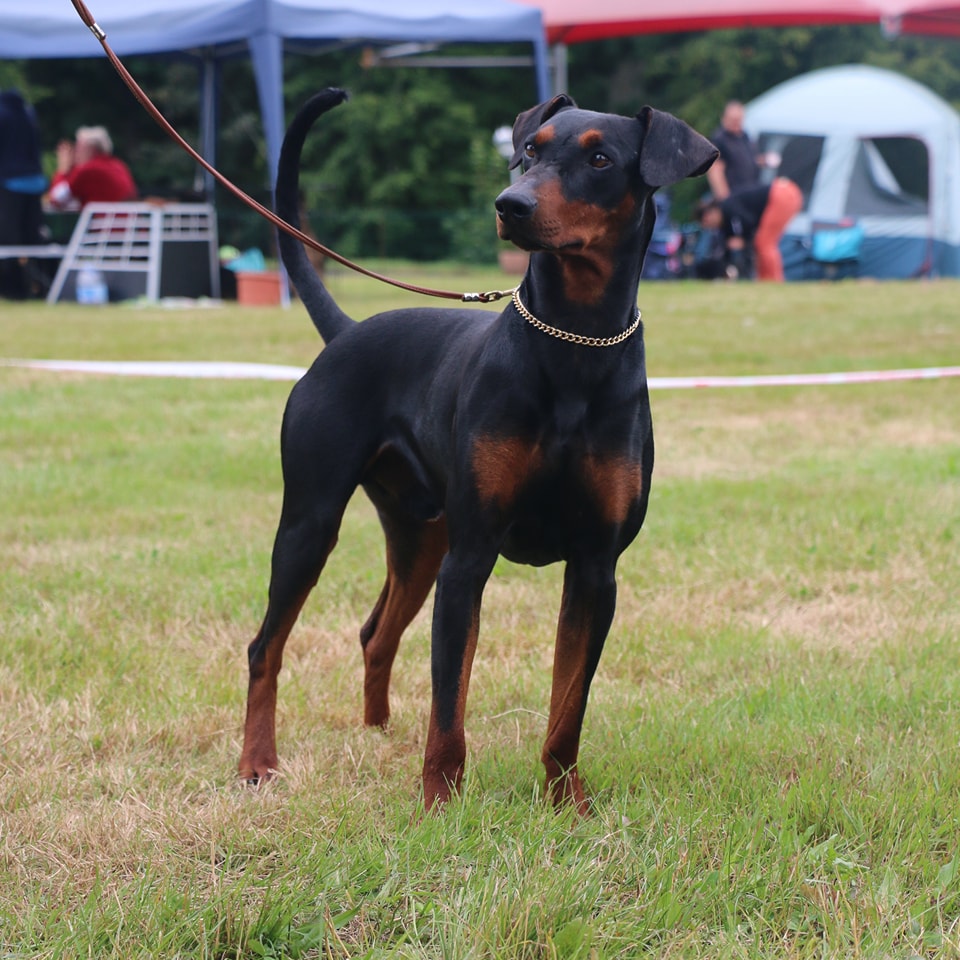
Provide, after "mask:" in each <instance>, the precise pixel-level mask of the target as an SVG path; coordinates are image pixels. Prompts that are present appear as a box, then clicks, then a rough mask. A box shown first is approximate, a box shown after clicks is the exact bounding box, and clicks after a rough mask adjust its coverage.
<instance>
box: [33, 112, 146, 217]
mask: <svg viewBox="0 0 960 960" xmlns="http://www.w3.org/2000/svg"><path fill="white" fill-rule="evenodd" d="M136 198H137V186H136V184H135V183H134V180H133V175H132V174H131V173H130V168H129V167H128V166H127V165H126V164H125V163H124V162H123V161H122V160H121V159H120V158H119V157H115V156H114V155H113V141H112V140H111V139H110V134H109V133H107V131H106V128H105V127H80V128H79V129H78V130H77V138H76V143H75V144H73V143H70V141H69V140H62V141H61V142H60V143H59V144H58V145H57V172H56V173H55V174H54V176H53V179H52V180H51V182H50V193H49V197H48V199H49V202H50V205H51V206H52V207H55V208H56V209H59V210H69V209H76V208H77V207H82V206H84V205H85V204H88V203H93V202H106V203H122V202H124V201H128V200H136Z"/></svg>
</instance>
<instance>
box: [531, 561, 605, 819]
mask: <svg viewBox="0 0 960 960" xmlns="http://www.w3.org/2000/svg"><path fill="white" fill-rule="evenodd" d="M616 602H617V584H616V578H615V574H614V563H613V562H612V561H611V562H598V561H596V560H588V561H583V560H571V561H570V562H569V563H568V564H567V567H566V571H565V572H564V578H563V600H562V603H561V606H560V619H559V624H558V626H557V645H556V652H555V654H554V661H553V691H552V694H551V697H550V720H549V723H548V729H547V739H546V742H545V744H544V747H543V755H542V760H543V765H544V767H546V771H547V776H546V793H547V795H548V796H549V797H550V799H551V800H552V801H553V803H554V805H555V806H560V805H562V804H565V803H573V804H574V805H575V806H576V808H577V811H578V812H579V813H586V812H587V806H588V805H587V800H586V797H585V796H584V792H583V785H582V784H581V782H580V775H579V773H578V772H577V757H578V754H579V751H580V730H581V728H582V726H583V715H584V712H585V710H586V707H587V695H588V693H589V691H590V682H591V681H592V680H593V675H594V673H595V672H596V669H597V664H598V663H599V661H600V654H601V652H602V651H603V644H604V641H605V640H606V638H607V633H608V632H609V630H610V624H611V623H612V622H613V612H614V609H615V607H616Z"/></svg>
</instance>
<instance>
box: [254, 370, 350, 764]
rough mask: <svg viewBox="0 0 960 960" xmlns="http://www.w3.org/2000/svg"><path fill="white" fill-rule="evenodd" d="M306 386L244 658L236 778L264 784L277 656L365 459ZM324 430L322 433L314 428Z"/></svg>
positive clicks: (288, 439) (271, 753) (293, 415)
mask: <svg viewBox="0 0 960 960" xmlns="http://www.w3.org/2000/svg"><path fill="white" fill-rule="evenodd" d="M328 406H329V404H327V403H326V402H325V398H324V397H323V396H321V395H319V392H318V391H317V390H316V388H315V385H314V384H312V383H311V382H310V381H309V379H307V378H305V379H304V380H301V381H300V383H299V384H298V385H297V387H296V388H294V393H293V394H291V398H290V402H288V404H287V411H286V413H285V415H284V425H283V431H282V435H281V453H282V462H283V480H284V488H283V509H282V511H281V514H280V523H279V526H278V527H277V535H276V538H275V540H274V544H273V557H272V561H271V570H270V590H269V598H268V604H267V612H266V615H265V616H264V619H263V624H262V625H261V627H260V631H259V633H258V634H257V636H256V638H255V639H254V641H253V642H252V643H251V644H250V646H249V648H248V651H247V655H248V660H249V666H250V685H249V689H248V693H247V718H246V724H245V726H244V738H243V752H242V753H241V757H240V768H239V773H240V776H241V777H242V778H244V779H246V780H254V781H259V780H263V779H268V778H269V777H270V776H271V775H272V773H273V771H274V770H275V769H276V767H277V747H276V708H277V676H278V674H279V673H280V667H281V665H282V662H283V648H284V645H285V644H286V642H287V637H288V636H289V635H290V631H291V630H292V629H293V625H294V623H296V620H297V617H298V616H299V614H300V610H301V608H302V607H303V604H304V603H305V602H306V599H307V597H308V595H309V594H310V591H311V590H312V589H313V587H314V586H315V585H316V582H317V580H318V578H319V577H320V573H321V571H322V570H323V567H324V564H325V563H326V562H327V557H328V556H329V555H330V552H331V551H332V550H333V548H334V546H335V545H336V542H337V535H338V533H339V530H340V522H341V520H342V519H343V512H344V510H345V509H346V505H347V502H348V501H349V499H350V496H351V495H352V494H353V491H354V490H355V489H356V487H357V484H358V482H359V478H360V473H361V471H362V469H363V464H364V460H365V458H366V457H367V456H368V454H367V450H366V447H365V445H364V443H363V438H362V437H359V436H351V434H350V431H349V430H348V429H347V428H346V427H345V425H343V424H342V423H341V422H340V421H339V420H337V419H336V418H334V417H332V416H331V417H326V418H323V417H322V414H323V411H324V410H326V409H328ZM318 423H322V424H324V429H323V430H322V431H320V430H318V429H317V424H318Z"/></svg>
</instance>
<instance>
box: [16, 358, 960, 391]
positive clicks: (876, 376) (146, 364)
mask: <svg viewBox="0 0 960 960" xmlns="http://www.w3.org/2000/svg"><path fill="white" fill-rule="evenodd" d="M0 366H5V367H27V368H30V369H34V370H55V371H61V372H65V373H99V374H107V375H114V376H124V377H178V378H187V379H200V380H299V379H300V377H302V376H303V375H304V373H306V369H305V368H304V367H285V366H277V365H274V364H269V363H203V362H185V363H180V362H176V361H164V360H133V361H110V360H0ZM947 377H960V367H918V368H914V369H907V370H854V371H850V372H847V373H785V374H760V375H757V376H749V377H650V378H649V380H648V381H647V383H648V386H649V387H650V389H651V390H698V389H702V388H706V387H809V386H833V385H835V384H841V383H884V382H887V381H891V380H939V379H944V378H947Z"/></svg>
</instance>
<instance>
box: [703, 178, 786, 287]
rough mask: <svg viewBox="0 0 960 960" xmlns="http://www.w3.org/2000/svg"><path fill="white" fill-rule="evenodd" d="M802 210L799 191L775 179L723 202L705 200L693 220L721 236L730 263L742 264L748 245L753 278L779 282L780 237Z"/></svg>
mask: <svg viewBox="0 0 960 960" xmlns="http://www.w3.org/2000/svg"><path fill="white" fill-rule="evenodd" d="M802 209H803V194H802V192H801V191H800V188H799V187H798V186H797V185H796V184H795V183H794V182H793V181H792V180H788V179H787V178H786V177H777V178H776V179H775V180H774V181H773V182H772V183H770V184H768V185H764V186H756V187H748V188H747V189H745V190H740V191H738V192H736V193H732V194H730V195H729V196H728V197H727V198H726V199H724V200H718V199H716V198H714V199H711V200H709V201H707V202H706V203H704V204H702V205H701V206H700V208H699V210H698V211H697V219H698V220H699V222H700V225H701V226H702V227H703V228H704V229H707V230H719V231H721V232H722V233H723V235H724V237H725V238H726V245H727V250H728V251H729V254H730V258H731V260H732V261H733V262H734V263H737V262H738V261H740V262H742V260H743V258H744V255H745V251H746V250H747V249H748V248H749V246H750V245H751V244H752V245H753V250H754V254H755V256H756V266H757V279H758V280H773V281H777V282H782V281H783V258H782V257H781V256H780V238H781V237H782V236H783V232H784V230H786V228H787V224H788V223H789V222H790V221H791V220H792V219H793V218H794V217H795V216H796V215H797V214H798V213H799V212H800V211H801V210H802Z"/></svg>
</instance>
